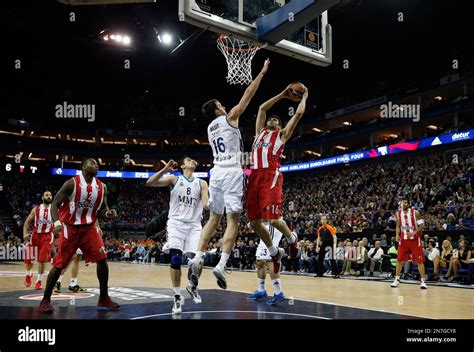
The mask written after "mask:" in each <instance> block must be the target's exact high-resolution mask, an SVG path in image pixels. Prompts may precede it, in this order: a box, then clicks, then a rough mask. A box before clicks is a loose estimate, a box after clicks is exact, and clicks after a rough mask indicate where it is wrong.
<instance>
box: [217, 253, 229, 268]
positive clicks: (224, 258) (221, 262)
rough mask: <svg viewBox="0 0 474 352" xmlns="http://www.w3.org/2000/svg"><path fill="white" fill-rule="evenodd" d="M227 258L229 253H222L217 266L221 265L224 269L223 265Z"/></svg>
mask: <svg viewBox="0 0 474 352" xmlns="http://www.w3.org/2000/svg"><path fill="white" fill-rule="evenodd" d="M229 257H230V253H225V252H222V255H221V260H219V264H217V265H221V266H222V267H225V265H226V264H227V261H228V260H229Z"/></svg>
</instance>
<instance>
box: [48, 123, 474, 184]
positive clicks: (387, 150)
mask: <svg viewBox="0 0 474 352" xmlns="http://www.w3.org/2000/svg"><path fill="white" fill-rule="evenodd" d="M472 139H474V129H471V130H466V131H462V132H456V133H450V134H443V135H441V136H438V137H430V138H425V139H420V140H416V141H410V142H400V143H396V144H391V145H387V146H383V147H378V148H374V149H370V150H364V151H361V152H355V153H351V154H344V155H340V156H335V157H332V158H327V159H319V160H315V161H310V162H307V163H299V164H289V165H283V166H282V167H281V168H280V171H281V172H292V171H301V170H310V169H316V168H320V167H325V166H330V165H337V164H346V163H350V162H353V161H358V160H363V159H370V158H377V157H379V156H385V155H391V154H396V153H402V152H409V151H413V150H419V149H424V148H430V147H434V146H438V145H444V144H450V143H455V142H461V141H466V140H472ZM248 171H250V170H248ZM79 173H80V170H75V169H61V168H53V169H51V174H54V175H62V176H75V175H78V174H79ZM172 174H176V175H178V173H172ZM151 175H153V172H135V171H99V174H98V175H97V176H98V177H99V178H107V177H112V178H144V179H147V178H149V177H151ZM194 175H195V176H196V177H201V178H207V177H209V174H208V172H195V173H194Z"/></svg>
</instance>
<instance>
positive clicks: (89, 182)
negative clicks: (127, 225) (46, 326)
mask: <svg viewBox="0 0 474 352" xmlns="http://www.w3.org/2000/svg"><path fill="white" fill-rule="evenodd" d="M98 171H99V165H98V163H97V161H96V160H95V159H92V158H88V159H85V160H84V161H83V162H82V172H81V173H80V174H79V175H77V176H74V177H72V178H70V179H69V180H67V181H66V182H65V183H64V184H63V186H62V187H61V189H60V190H59V192H58V193H57V194H56V197H54V200H53V203H52V204H51V215H52V217H53V221H54V233H55V234H58V233H60V241H59V247H58V253H57V254H56V256H55V257H54V259H53V268H52V269H51V271H50V272H49V275H48V281H47V284H46V289H45V291H44V296H43V300H42V301H41V303H40V305H39V310H40V311H41V312H42V313H51V312H53V310H54V309H53V306H52V305H51V294H52V292H53V289H54V285H55V284H56V281H57V280H58V278H59V276H60V275H61V271H62V269H64V268H65V267H66V266H67V265H68V264H69V262H70V261H71V258H72V257H73V255H74V254H75V253H76V251H77V249H78V248H80V249H81V250H82V253H83V256H84V260H85V261H86V262H89V263H97V278H98V279H99V283H100V295H99V301H98V303H97V306H99V307H103V308H109V309H118V308H120V306H119V305H118V304H117V303H115V302H114V301H112V300H111V299H110V297H109V294H108V287H107V285H108V280H109V267H108V265H107V254H106V252H105V248H104V243H103V242H102V236H101V235H100V233H99V232H98V230H97V226H96V220H97V213H98V212H99V210H100V209H102V210H101V212H102V214H103V216H104V217H105V218H106V219H108V220H111V219H113V218H115V217H116V216H117V212H116V211H115V209H112V210H110V209H109V207H108V205H107V187H106V186H105V184H103V183H102V182H101V181H100V180H99V179H98V178H97V177H96V175H97V172H98ZM58 208H59V209H58ZM59 213H61V214H59Z"/></svg>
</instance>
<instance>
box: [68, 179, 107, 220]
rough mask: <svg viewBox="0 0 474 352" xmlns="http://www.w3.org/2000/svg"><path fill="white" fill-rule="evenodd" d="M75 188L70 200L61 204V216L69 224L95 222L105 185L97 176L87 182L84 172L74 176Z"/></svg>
mask: <svg viewBox="0 0 474 352" xmlns="http://www.w3.org/2000/svg"><path fill="white" fill-rule="evenodd" d="M72 179H73V180H74V190H73V191H72V193H71V195H70V196H69V200H68V201H67V202H64V203H63V204H61V206H60V208H59V218H60V220H61V221H62V222H65V223H66V224H69V225H88V224H92V223H95V221H96V219H97V211H98V210H99V209H100V207H101V205H102V201H103V200H104V185H103V183H102V182H100V181H99V179H98V178H97V177H94V178H93V179H92V183H91V184H90V185H89V184H87V182H86V180H85V179H84V176H83V175H82V174H80V175H77V176H74V177H73V178H72Z"/></svg>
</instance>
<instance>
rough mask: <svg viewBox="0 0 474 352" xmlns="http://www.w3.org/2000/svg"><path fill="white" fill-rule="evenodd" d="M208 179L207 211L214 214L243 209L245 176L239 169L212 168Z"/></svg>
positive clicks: (235, 211)
mask: <svg viewBox="0 0 474 352" xmlns="http://www.w3.org/2000/svg"><path fill="white" fill-rule="evenodd" d="M210 174H211V177H210V179H209V209H210V210H211V211H212V212H214V213H215V214H224V210H225V211H226V212H227V213H239V212H241V211H242V209H243V200H244V194H245V174H244V171H243V170H242V169H241V168H240V167H237V166H236V167H221V166H217V165H216V166H214V167H213V168H212V169H211V171H210Z"/></svg>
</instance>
